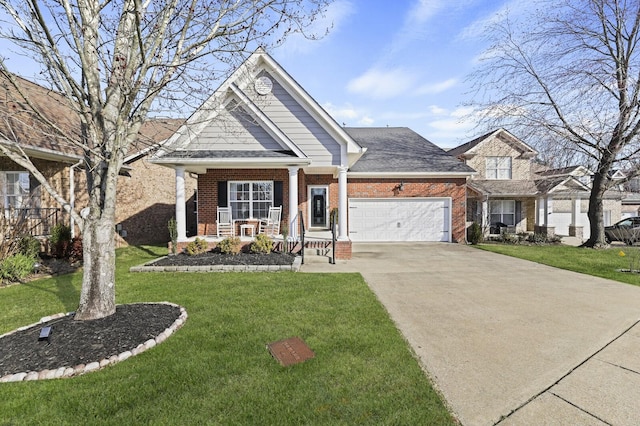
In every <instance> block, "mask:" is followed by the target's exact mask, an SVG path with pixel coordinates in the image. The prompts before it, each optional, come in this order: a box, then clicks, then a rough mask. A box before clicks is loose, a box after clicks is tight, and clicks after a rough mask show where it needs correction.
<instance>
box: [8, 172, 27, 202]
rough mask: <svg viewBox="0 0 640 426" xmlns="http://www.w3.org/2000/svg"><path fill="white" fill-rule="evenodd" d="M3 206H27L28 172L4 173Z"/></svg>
mask: <svg viewBox="0 0 640 426" xmlns="http://www.w3.org/2000/svg"><path fill="white" fill-rule="evenodd" d="M2 189H3V192H4V202H3V204H4V208H5V209H9V208H11V209H20V208H24V207H27V204H28V200H29V173H27V172H5V173H4V185H3V188H2Z"/></svg>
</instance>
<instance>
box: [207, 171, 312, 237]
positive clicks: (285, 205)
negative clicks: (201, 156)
mask: <svg viewBox="0 0 640 426" xmlns="http://www.w3.org/2000/svg"><path fill="white" fill-rule="evenodd" d="M230 180H246V181H256V180H272V181H282V182H283V185H282V187H283V193H282V222H283V223H288V221H289V171H288V170H283V169H260V170H258V169H255V170H254V169H209V170H207V173H205V174H203V175H200V176H198V235H216V215H217V208H218V181H230ZM301 180H302V179H300V176H299V178H298V184H299V186H302V182H301ZM298 193H300V191H299V192H298Z"/></svg>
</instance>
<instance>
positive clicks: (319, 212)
mask: <svg viewBox="0 0 640 426" xmlns="http://www.w3.org/2000/svg"><path fill="white" fill-rule="evenodd" d="M311 226H313V227H322V228H326V227H327V188H321V187H316V188H311Z"/></svg>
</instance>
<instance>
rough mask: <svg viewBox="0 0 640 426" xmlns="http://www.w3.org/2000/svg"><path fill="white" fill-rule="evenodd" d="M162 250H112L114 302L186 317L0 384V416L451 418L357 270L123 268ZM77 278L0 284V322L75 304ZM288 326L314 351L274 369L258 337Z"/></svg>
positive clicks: (117, 420) (251, 420)
mask: <svg viewBox="0 0 640 426" xmlns="http://www.w3.org/2000/svg"><path fill="white" fill-rule="evenodd" d="M165 252H166V250H165ZM161 254H163V253H162V249H158V248H156V247H141V248H126V249H122V250H119V251H118V271H117V301H118V303H130V302H143V301H144V302H149V301H170V302H174V303H177V304H179V305H182V306H184V307H185V308H186V310H187V312H188V314H189V318H188V320H187V322H186V324H185V326H184V327H183V328H182V329H180V330H179V331H178V332H177V333H176V334H175V335H173V336H171V337H170V338H169V339H168V340H167V341H165V342H164V343H162V344H161V345H159V346H157V347H155V348H153V349H151V350H149V351H147V352H144V353H142V354H140V355H138V356H136V357H133V358H130V359H128V360H126V361H124V362H121V363H119V364H116V365H114V366H111V367H108V368H106V369H105V370H102V371H99V372H95V373H90V374H87V375H84V376H80V377H76V378H72V379H59V380H45V381H38V382H20V383H2V384H0V425H4V424H117V425H120V424H143V423H144V424H264V425H271V424H278V425H287V424H291V425H299V424H345V425H347V424H348V425H351V424H453V421H452V419H451V417H450V415H449V413H448V412H447V410H446V408H445V407H444V406H443V403H442V401H441V400H440V398H439V396H438V395H437V394H436V392H435V391H434V390H433V389H432V387H431V385H430V384H429V381H428V380H427V379H426V377H425V375H424V373H423V372H422V370H421V369H420V367H419V365H418V363H417V361H416V360H415V359H414V358H413V356H412V354H411V352H410V349H409V348H408V346H407V344H406V342H405V341H404V340H403V338H402V337H401V335H400V334H399V333H398V331H397V330H396V328H395V326H394V325H393V323H392V321H391V320H390V319H389V317H388V315H387V313H386V312H385V310H384V309H383V307H382V306H381V305H380V303H379V302H378V301H377V299H376V298H375V296H374V295H373V293H372V292H371V291H370V290H369V288H368V287H367V285H366V284H365V283H364V281H363V280H362V277H361V276H360V275H359V274H303V273H289V272H281V273H207V274H191V273H137V274H134V273H129V272H128V269H129V267H130V266H133V265H136V264H141V263H143V262H146V261H148V260H150V259H152V258H154V257H158V256H159V255H161ZM80 281H81V275H80V274H79V273H76V274H73V275H67V276H60V277H56V278H51V279H45V280H40V281H35V282H32V283H28V284H22V285H14V286H11V287H7V288H3V289H0V334H2V333H5V332H7V331H10V330H12V329H14V328H17V327H19V326H22V325H26V324H30V323H33V322H36V321H37V320H38V319H39V318H40V317H42V316H45V315H49V314H53V313H57V312H66V311H70V310H74V309H75V308H76V307H77V303H78V299H79V286H80ZM292 336H299V337H301V338H302V339H304V340H305V341H306V343H307V344H308V345H309V346H310V347H311V349H312V350H313V351H314V352H315V353H316V357H315V358H314V359H312V360H309V361H307V362H305V363H302V364H298V365H294V366H291V367H287V368H283V367H281V366H280V365H279V364H278V363H277V362H276V361H275V360H274V359H273V358H272V357H271V356H270V355H269V352H268V351H267V349H266V347H265V346H266V344H267V343H269V342H273V341H276V340H281V339H284V338H288V337H292ZM43 344H44V342H43ZM52 344H55V331H54V334H53V340H52Z"/></svg>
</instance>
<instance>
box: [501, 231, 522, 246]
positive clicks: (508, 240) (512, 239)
mask: <svg viewBox="0 0 640 426" xmlns="http://www.w3.org/2000/svg"><path fill="white" fill-rule="evenodd" d="M500 241H502V242H503V243H505V244H518V243H519V242H520V240H519V239H518V236H517V235H516V234H512V233H510V232H506V231H503V232H502V234H500Z"/></svg>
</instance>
